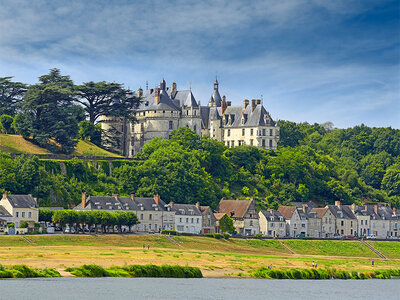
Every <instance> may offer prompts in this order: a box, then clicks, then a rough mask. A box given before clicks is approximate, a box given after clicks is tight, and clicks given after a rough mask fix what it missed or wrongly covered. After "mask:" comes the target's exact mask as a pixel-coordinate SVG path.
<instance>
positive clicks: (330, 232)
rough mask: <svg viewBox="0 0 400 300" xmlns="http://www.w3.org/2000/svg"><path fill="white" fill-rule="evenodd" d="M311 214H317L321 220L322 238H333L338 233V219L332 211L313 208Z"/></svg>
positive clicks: (325, 208)
mask: <svg viewBox="0 0 400 300" xmlns="http://www.w3.org/2000/svg"><path fill="white" fill-rule="evenodd" d="M310 213H315V214H316V215H317V217H318V218H319V219H321V227H320V232H321V235H320V237H321V238H333V236H334V235H335V233H336V219H335V216H334V214H333V213H332V211H331V209H330V208H329V207H328V206H327V207H323V208H313V209H311V211H310Z"/></svg>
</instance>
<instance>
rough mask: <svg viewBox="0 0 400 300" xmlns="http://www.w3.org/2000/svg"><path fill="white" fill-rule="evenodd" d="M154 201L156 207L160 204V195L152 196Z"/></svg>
mask: <svg viewBox="0 0 400 300" xmlns="http://www.w3.org/2000/svg"><path fill="white" fill-rule="evenodd" d="M154 201H155V202H156V204H157V205H158V204H159V203H160V195H159V194H156V195H154Z"/></svg>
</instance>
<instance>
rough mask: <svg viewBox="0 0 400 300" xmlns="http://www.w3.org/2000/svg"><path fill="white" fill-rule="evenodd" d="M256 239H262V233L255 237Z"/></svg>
mask: <svg viewBox="0 0 400 300" xmlns="http://www.w3.org/2000/svg"><path fill="white" fill-rule="evenodd" d="M254 237H255V238H256V239H262V237H263V236H262V234H261V233H257V234H256V235H255V236H254Z"/></svg>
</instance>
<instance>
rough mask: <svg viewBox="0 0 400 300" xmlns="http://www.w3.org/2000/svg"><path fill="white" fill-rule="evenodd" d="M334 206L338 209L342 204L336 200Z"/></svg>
mask: <svg viewBox="0 0 400 300" xmlns="http://www.w3.org/2000/svg"><path fill="white" fill-rule="evenodd" d="M335 206H337V207H339V208H340V207H341V206H342V202H340V201H339V200H336V201H335Z"/></svg>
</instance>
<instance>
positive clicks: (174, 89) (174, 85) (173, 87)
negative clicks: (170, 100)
mask: <svg viewBox="0 0 400 300" xmlns="http://www.w3.org/2000/svg"><path fill="white" fill-rule="evenodd" d="M174 92H176V82H173V83H172V93H174Z"/></svg>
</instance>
